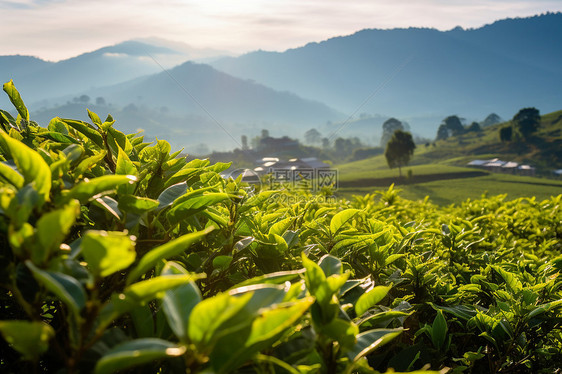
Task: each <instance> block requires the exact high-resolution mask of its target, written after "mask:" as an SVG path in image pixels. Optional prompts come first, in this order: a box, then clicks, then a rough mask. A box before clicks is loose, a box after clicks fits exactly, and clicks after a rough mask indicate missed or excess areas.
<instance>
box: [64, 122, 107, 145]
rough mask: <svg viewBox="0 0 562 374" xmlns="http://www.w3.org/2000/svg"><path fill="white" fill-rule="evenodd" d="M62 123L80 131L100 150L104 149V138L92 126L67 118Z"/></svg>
mask: <svg viewBox="0 0 562 374" xmlns="http://www.w3.org/2000/svg"><path fill="white" fill-rule="evenodd" d="M62 121H64V123H66V124H67V125H68V126H70V127H72V128H73V129H74V130H76V131H78V132H79V133H81V134H82V135H84V136H85V137H87V138H88V139H90V140H91V141H92V142H94V144H95V145H97V146H98V147H99V148H101V149H104V144H103V138H102V136H101V134H100V133H99V131H97V130H96V129H94V128H93V127H92V126H91V125H90V124H88V123H86V122H83V121H78V120H74V119H67V118H63V119H62Z"/></svg>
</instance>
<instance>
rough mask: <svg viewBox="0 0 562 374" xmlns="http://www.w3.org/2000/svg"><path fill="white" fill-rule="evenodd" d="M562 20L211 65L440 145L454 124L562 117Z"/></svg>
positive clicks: (361, 41)
mask: <svg viewBox="0 0 562 374" xmlns="http://www.w3.org/2000/svg"><path fill="white" fill-rule="evenodd" d="M560 45H562V13H554V14H552V13H551V14H545V15H542V16H536V17H531V18H523V19H507V20H502V21H498V22H495V23H494V24H491V25H488V26H485V27H482V28H479V29H471V30H463V29H461V28H455V29H453V30H450V31H445V32H443V31H438V30H434V29H420V28H410V29H393V30H377V29H369V30H362V31H359V32H357V33H355V34H353V35H349V36H343V37H336V38H332V39H329V40H326V41H323V42H320V43H310V44H307V45H305V46H303V47H300V48H296V49H290V50H287V51H285V52H266V51H257V52H252V53H248V54H245V55H242V56H240V57H236V58H234V57H228V58H223V59H219V60H217V61H215V62H212V63H211V65H212V66H214V67H215V68H217V69H218V70H221V71H224V72H226V73H228V74H231V75H234V76H237V77H241V78H245V79H253V80H256V81H258V82H260V83H263V84H265V85H267V86H270V87H272V88H274V89H278V90H290V91H292V92H295V93H296V94H298V95H300V96H302V97H305V98H312V99H315V100H319V101H321V102H324V103H326V104H327V105H329V106H331V107H333V108H336V109H338V110H340V111H342V112H344V113H349V114H350V115H351V114H355V113H360V112H367V113H375V114H379V115H383V116H394V117H397V118H399V119H401V120H407V121H408V122H409V123H410V124H411V125H412V130H413V131H416V132H419V133H421V134H422V135H424V136H430V137H434V136H435V131H436V128H437V126H438V125H439V123H440V121H441V119H442V118H444V117H445V116H448V115H451V114H458V115H460V116H462V117H467V118H468V120H469V121H472V120H482V119H484V118H485V117H486V115H488V114H490V113H491V112H495V113H498V114H500V115H501V116H502V117H504V118H511V117H512V116H513V115H514V114H515V113H516V112H517V111H518V110H519V109H520V108H522V107H528V106H536V107H537V108H539V109H540V110H541V111H545V112H548V111H553V110H556V109H560V103H561V102H562V91H560V86H561V85H562V70H560V66H562V49H561V48H560Z"/></svg>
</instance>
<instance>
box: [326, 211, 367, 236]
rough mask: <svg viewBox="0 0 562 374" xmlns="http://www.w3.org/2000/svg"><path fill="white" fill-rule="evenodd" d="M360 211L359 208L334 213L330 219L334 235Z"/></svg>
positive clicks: (331, 230)
mask: <svg viewBox="0 0 562 374" xmlns="http://www.w3.org/2000/svg"><path fill="white" fill-rule="evenodd" d="M359 212H360V210H359V209H346V210H343V211H341V212H339V213H337V214H336V215H334V216H333V217H332V220H331V221H330V232H331V233H332V235H336V234H337V233H338V232H339V231H340V230H341V229H342V228H343V226H344V225H345V224H346V223H347V222H349V221H350V220H352V219H353V217H355V215H357V213H359Z"/></svg>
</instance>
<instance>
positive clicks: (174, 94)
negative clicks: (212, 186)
mask: <svg viewBox="0 0 562 374" xmlns="http://www.w3.org/2000/svg"><path fill="white" fill-rule="evenodd" d="M83 93H84V94H87V95H88V96H90V97H92V98H94V97H96V98H98V97H103V99H104V100H103V102H106V103H111V105H112V106H113V107H108V108H103V107H101V108H99V109H100V110H104V111H109V110H111V114H112V115H113V116H114V117H115V118H116V119H117V121H118V126H120V127H118V128H119V129H121V130H122V131H126V132H135V131H136V130H137V129H138V128H143V129H144V130H145V131H146V134H147V135H148V136H149V137H155V136H158V137H162V136H163V135H164V134H165V133H169V134H170V135H171V136H168V137H167V138H168V139H171V140H172V142H173V143H174V144H177V145H178V146H182V145H190V144H191V145H193V144H194V143H200V142H208V144H210V145H211V146H212V147H215V148H213V149H221V148H235V147H240V145H239V144H238V143H239V139H240V136H241V135H242V134H245V135H249V136H253V135H257V134H258V133H259V131H260V130H261V129H262V128H270V129H276V130H272V131H271V133H272V135H274V136H281V135H287V134H291V135H293V134H295V133H296V134H297V136H301V135H302V134H303V133H304V132H305V131H306V130H308V129H310V128H311V127H314V126H319V125H322V124H324V123H325V122H327V121H329V120H333V119H336V120H343V119H344V116H343V115H342V114H341V113H338V112H337V111H335V110H333V109H331V108H329V107H327V106H326V105H324V104H321V103H319V102H315V101H312V100H304V99H302V98H300V97H298V96H297V95H295V94H292V93H290V92H279V91H275V90H273V89H271V88H268V87H266V86H263V85H261V84H258V83H255V82H251V81H248V80H242V79H240V78H235V77H232V76H230V75H228V74H226V73H222V72H219V71H217V70H215V69H214V68H212V67H211V66H209V65H205V64H196V63H192V62H186V63H184V64H182V65H179V66H177V67H175V68H173V69H170V70H166V71H163V72H160V73H157V74H153V75H149V76H145V77H141V78H136V79H133V80H130V81H128V82H124V83H121V84H116V85H112V86H107V87H101V88H98V89H90V90H86V91H84V92H83ZM88 107H89V108H90V109H92V108H93V106H92V105H88ZM77 111H78V112H77ZM85 114H86V111H85V105H84V104H82V105H81V106H80V105H78V103H76V102H73V103H68V104H66V105H65V106H63V107H58V108H54V109H52V110H43V111H39V112H37V113H32V117H33V118H34V119H35V120H37V121H39V122H44V121H48V120H50V118H52V116H56V115H58V116H63V117H64V116H66V117H79V118H83V119H85V120H86V119H87V117H86V115H85ZM105 114H106V113H104V112H101V113H99V115H100V116H105ZM85 117H86V118H85ZM195 134H197V136H194V135H195Z"/></svg>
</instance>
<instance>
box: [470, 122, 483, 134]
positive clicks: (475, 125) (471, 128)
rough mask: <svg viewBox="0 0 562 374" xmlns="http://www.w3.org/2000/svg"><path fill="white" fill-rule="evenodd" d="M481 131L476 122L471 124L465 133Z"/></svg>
mask: <svg viewBox="0 0 562 374" xmlns="http://www.w3.org/2000/svg"><path fill="white" fill-rule="evenodd" d="M481 130H482V129H481V128H480V124H479V123H478V122H472V123H471V124H470V126H468V128H467V129H466V132H480V131H481Z"/></svg>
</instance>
